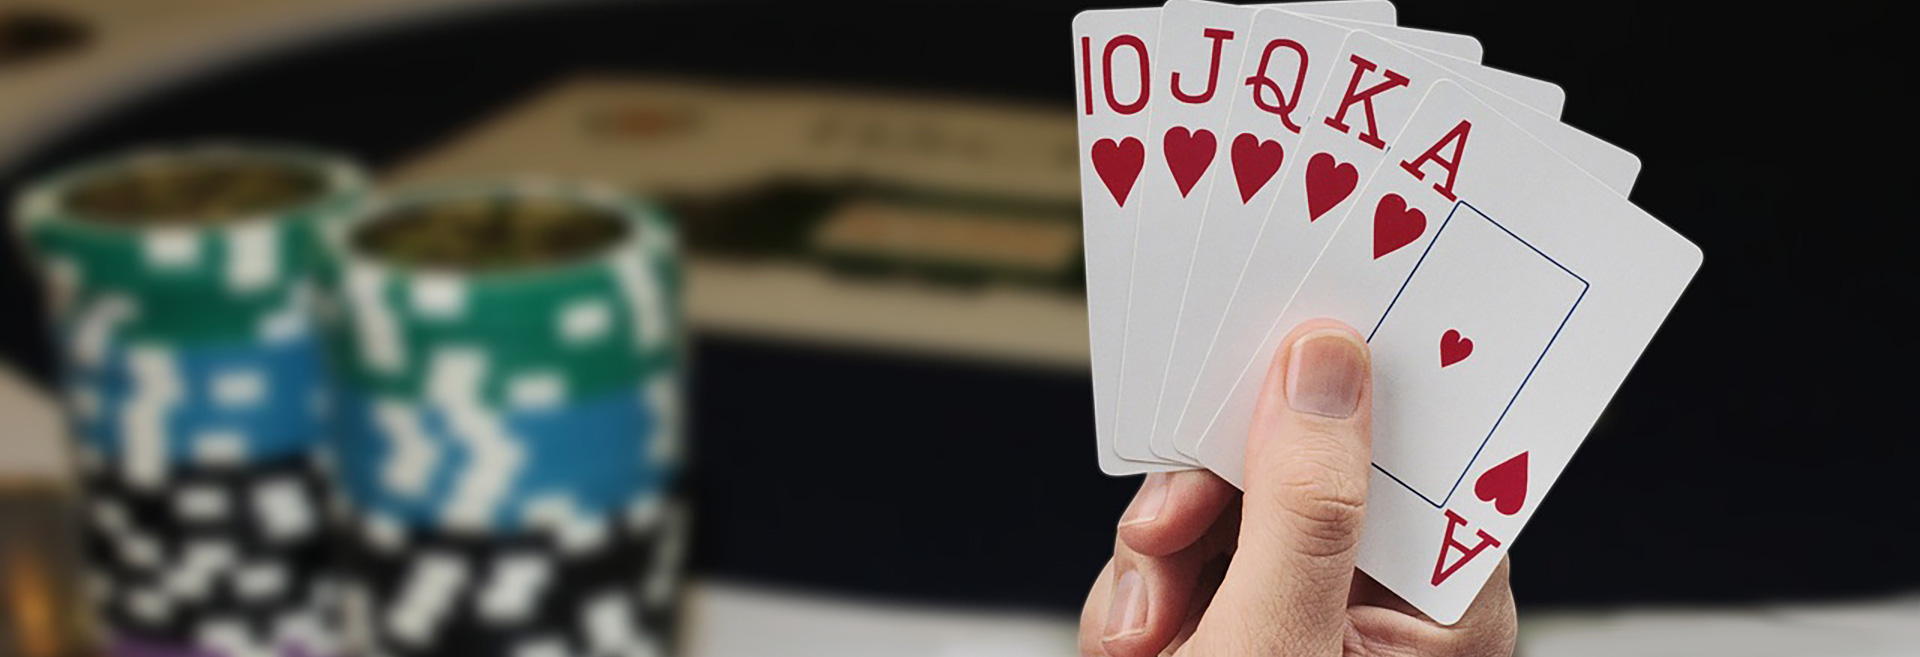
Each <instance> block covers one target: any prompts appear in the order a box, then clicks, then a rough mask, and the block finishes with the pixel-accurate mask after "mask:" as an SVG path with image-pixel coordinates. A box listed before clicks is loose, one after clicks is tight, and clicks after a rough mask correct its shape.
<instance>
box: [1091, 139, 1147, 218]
mask: <svg viewBox="0 0 1920 657" xmlns="http://www.w3.org/2000/svg"><path fill="white" fill-rule="evenodd" d="M1146 164H1147V147H1146V145H1145V144H1142V143H1140V140H1139V139H1135V138H1133V137H1128V138H1126V139H1122V140H1120V141H1119V143H1115V142H1114V141H1113V140H1112V139H1102V140H1100V141H1096V142H1093V170H1094V172H1095V173H1098V174H1100V181H1101V182H1104V183H1106V184H1107V191H1109V192H1113V202H1115V203H1118V204H1120V205H1122V206H1125V205H1126V204H1127V194H1129V193H1131V192H1132V191H1133V181H1134V180H1137V179H1139V177H1140V169H1141V168H1142V167H1144V166H1146Z"/></svg>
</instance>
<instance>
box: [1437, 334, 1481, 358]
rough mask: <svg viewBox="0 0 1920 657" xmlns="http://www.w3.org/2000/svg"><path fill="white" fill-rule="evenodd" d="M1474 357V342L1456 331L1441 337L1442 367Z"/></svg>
mask: <svg viewBox="0 0 1920 657" xmlns="http://www.w3.org/2000/svg"><path fill="white" fill-rule="evenodd" d="M1472 355H1473V340H1471V339H1468V338H1467V337H1466V336H1463V335H1460V332H1459V331H1457V330H1454V329H1447V332H1446V333H1444V334H1441V336H1440V366H1441V367H1446V366H1448V365H1452V364H1454V363H1458V362H1460V361H1463V360H1466V359H1467V357H1468V356H1472Z"/></svg>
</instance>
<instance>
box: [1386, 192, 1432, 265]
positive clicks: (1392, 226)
mask: <svg viewBox="0 0 1920 657" xmlns="http://www.w3.org/2000/svg"><path fill="white" fill-rule="evenodd" d="M1424 232H1427V213H1425V212H1421V211H1420V210H1419V209H1418V208H1409V207H1407V199H1404V198H1400V195H1399V194H1388V195H1386V196H1383V197H1380V204H1379V205H1377V206H1374V208H1373V258H1374V259H1375V260H1378V259H1380V257H1381V256H1384V255H1386V254H1389V253H1393V252H1394V251H1398V250H1400V247H1403V246H1406V245H1408V244H1412V243H1413V241H1414V240H1417V239H1420V234H1421V233H1424Z"/></svg>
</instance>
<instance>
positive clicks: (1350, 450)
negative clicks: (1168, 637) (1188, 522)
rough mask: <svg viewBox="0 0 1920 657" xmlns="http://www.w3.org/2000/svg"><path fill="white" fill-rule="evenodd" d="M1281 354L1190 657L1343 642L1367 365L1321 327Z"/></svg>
mask: <svg viewBox="0 0 1920 657" xmlns="http://www.w3.org/2000/svg"><path fill="white" fill-rule="evenodd" d="M1282 345H1283V346H1282V348H1281V349H1279V350H1278V353H1277V354H1275V357H1274V361H1273V363H1272V366H1271V367H1270V368H1269V369H1268V372H1267V377H1266V382H1265V385H1264V387H1263V389H1262V391H1261V393H1260V401H1259V404H1258V406H1257V407H1256V409H1255V411H1254V419H1253V424H1252V428H1251V430H1250V431H1249V434H1248V436H1247V460H1246V463H1247V469H1246V472H1247V476H1246V487H1247V488H1246V495H1245V496H1244V498H1243V501H1242V505H1243V510H1242V517H1241V530H1240V542H1239V549H1238V552H1237V553H1236V555H1235V556H1234V560H1233V564H1232V566H1231V567H1230V568H1229V570H1228V572H1227V577H1226V581H1225V582H1224V583H1222V585H1221V587H1220V591H1219V593H1218V594H1216V595H1215V597H1214V601H1213V603H1212V606H1211V608H1210V610H1209V612H1208V617H1207V618H1206V619H1204V620H1202V621H1201V627H1200V630H1199V632H1198V633H1197V634H1196V635H1195V637H1194V643H1196V644H1198V645H1201V646H1205V647H1206V648H1207V649H1206V650H1202V651H1200V653H1201V654H1288V655H1317V654H1338V653H1339V649H1340V645H1341V642H1342V641H1343V639H1344V638H1345V636H1344V635H1345V613H1346V604H1347V594H1348V590H1349V588H1350V587H1351V585H1352V582H1353V572H1354V558H1355V555H1356V552H1357V550H1358V547H1359V543H1360V530H1361V526H1362V525H1363V523H1364V521H1365V517H1366V501H1367V477H1368V475H1369V472H1368V469H1369V467H1370V463H1371V460H1372V417H1373V413H1372V403H1373V392H1372V389H1373V386H1372V376H1371V374H1370V372H1371V361H1370V360H1369V356H1368V353H1367V346H1366V342H1365V341H1364V340H1363V339H1362V338H1361V337H1360V336H1359V334H1357V333H1355V332H1354V331H1353V330H1352V329H1351V328H1348V327H1346V326H1344V325H1342V324H1339V323H1336V322H1331V321H1324V320H1316V321H1313V322H1308V323H1306V324H1303V325H1301V326H1300V327H1298V328H1296V329H1294V331H1293V332H1292V333H1291V334H1289V335H1288V336H1287V339H1286V340H1285V341H1284V342H1282ZM1217 642H1224V643H1225V644H1226V645H1222V644H1221V643H1217Z"/></svg>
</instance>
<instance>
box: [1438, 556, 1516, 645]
mask: <svg viewBox="0 0 1920 657" xmlns="http://www.w3.org/2000/svg"><path fill="white" fill-rule="evenodd" d="M1512 571H1513V564H1512V563H1511V562H1510V561H1509V560H1507V559H1505V558H1502V559H1501V560H1500V566H1499V567H1498V568H1495V569H1494V571H1493V576H1492V577H1489V578H1487V585H1486V586H1484V587H1482V588H1481V589H1480V595H1478V596H1475V597H1474V599H1473V605H1472V606H1469V607H1467V613H1466V615H1465V616H1461V617H1460V622H1458V623H1454V624H1453V628H1452V629H1453V630H1454V631H1456V632H1458V633H1459V634H1460V635H1461V640H1462V642H1464V643H1466V644H1467V648H1468V649H1467V650H1463V651H1461V652H1459V653H1458V654H1462V655H1510V654H1513V646H1514V642H1515V641H1517V640H1518V638H1519V635H1520V620H1519V614H1518V613H1517V612H1516V611H1515V608H1514V604H1513V584H1512V579H1511V578H1512V575H1513V572H1512Z"/></svg>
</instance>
